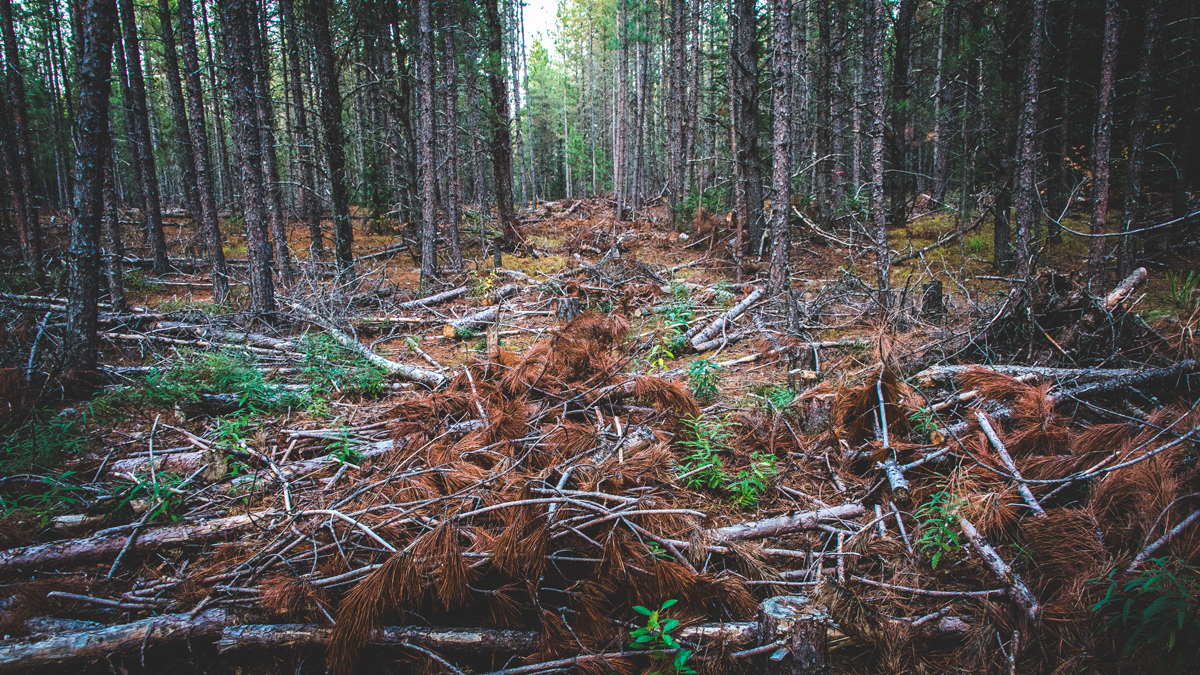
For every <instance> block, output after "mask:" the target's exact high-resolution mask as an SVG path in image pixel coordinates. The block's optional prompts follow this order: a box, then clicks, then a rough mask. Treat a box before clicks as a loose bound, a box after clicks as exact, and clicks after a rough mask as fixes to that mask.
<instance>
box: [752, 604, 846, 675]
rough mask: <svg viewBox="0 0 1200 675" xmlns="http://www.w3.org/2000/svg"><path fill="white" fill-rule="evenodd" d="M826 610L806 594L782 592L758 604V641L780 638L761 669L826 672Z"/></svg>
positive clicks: (804, 674) (789, 673)
mask: <svg viewBox="0 0 1200 675" xmlns="http://www.w3.org/2000/svg"><path fill="white" fill-rule="evenodd" d="M826 617H827V614H826V612H825V610H824V608H822V607H821V606H819V605H816V604H814V603H813V602H812V600H811V599H809V597H808V596H805V595H783V596H779V597H774V598H770V599H768V600H765V601H764V602H763V603H762V604H761V605H759V606H758V642H759V644H760V645H762V646H766V645H769V644H772V643H776V642H779V643H781V644H780V647H779V649H776V650H775V651H773V652H768V653H767V654H766V655H764V657H763V661H764V663H765V666H764V667H763V668H762V672H764V673H772V674H773V675H776V674H777V675H825V674H826V673H828V672H829V649H828V644H827V632H826V628H825V621H824V620H825V618H826Z"/></svg>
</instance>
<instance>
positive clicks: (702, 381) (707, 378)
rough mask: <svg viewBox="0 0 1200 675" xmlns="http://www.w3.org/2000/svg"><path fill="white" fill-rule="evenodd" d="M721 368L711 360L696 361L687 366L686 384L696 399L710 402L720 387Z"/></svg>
mask: <svg viewBox="0 0 1200 675" xmlns="http://www.w3.org/2000/svg"><path fill="white" fill-rule="evenodd" d="M722 379H723V378H722V376H721V366H720V365H719V364H717V363H716V362H714V361H713V360H712V359H698V360H696V361H692V362H691V363H690V364H688V384H689V385H691V387H692V391H694V392H695V393H696V398H698V399H700V400H702V401H711V400H712V399H713V398H715V397H716V395H717V388H718V387H720V386H721V380H722Z"/></svg>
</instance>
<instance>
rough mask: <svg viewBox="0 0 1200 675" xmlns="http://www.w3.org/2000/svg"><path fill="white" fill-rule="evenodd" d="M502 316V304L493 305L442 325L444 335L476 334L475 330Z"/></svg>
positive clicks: (454, 336)
mask: <svg viewBox="0 0 1200 675" xmlns="http://www.w3.org/2000/svg"><path fill="white" fill-rule="evenodd" d="M499 317H500V305H492V306H491V307H488V308H487V309H484V310H481V311H478V312H475V313H474V314H468V315H467V316H464V317H463V318H461V319H455V320H453V321H449V322H447V323H446V325H445V326H443V327H442V335H443V336H444V337H446V338H447V339H456V338H461V337H464V336H467V335H472V334H474V332H475V331H477V330H478V329H480V328H482V327H483V326H486V325H488V324H491V323H495V322H496V320H497V319H498V318H499Z"/></svg>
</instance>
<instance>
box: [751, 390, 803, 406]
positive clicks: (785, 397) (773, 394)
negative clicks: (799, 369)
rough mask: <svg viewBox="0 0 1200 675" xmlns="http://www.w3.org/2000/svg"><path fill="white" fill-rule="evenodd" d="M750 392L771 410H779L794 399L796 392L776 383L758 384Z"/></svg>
mask: <svg viewBox="0 0 1200 675" xmlns="http://www.w3.org/2000/svg"><path fill="white" fill-rule="evenodd" d="M750 393H752V394H754V395H755V396H757V397H759V398H760V399H762V401H763V403H765V404H766V407H767V408H769V409H770V410H771V411H772V412H778V411H781V410H783V409H784V408H787V407H788V406H789V405H791V404H792V401H795V400H796V392H794V391H792V390H791V389H788V388H787V387H784V386H781V385H778V384H768V385H760V386H757V387H754V388H752V389H751V391H750Z"/></svg>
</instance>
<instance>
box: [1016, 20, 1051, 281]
mask: <svg viewBox="0 0 1200 675" xmlns="http://www.w3.org/2000/svg"><path fill="white" fill-rule="evenodd" d="M1029 15H1030V30H1029V44H1028V45H1027V46H1026V49H1025V54H1026V64H1025V90H1024V92H1023V94H1022V96H1021V99H1022V103H1023V110H1022V112H1021V118H1022V121H1021V159H1020V179H1019V181H1018V184H1017V279H1018V280H1021V281H1028V280H1029V277H1030V272H1031V271H1032V269H1031V268H1032V266H1033V250H1032V244H1033V231H1034V229H1036V223H1035V221H1036V220H1037V211H1036V210H1035V207H1036V206H1038V205H1039V204H1040V200H1041V197H1040V196H1039V195H1038V182H1037V168H1038V164H1040V163H1041V158H1040V157H1039V154H1040V153H1039V152H1038V145H1037V135H1038V95H1039V93H1040V92H1041V89H1040V86H1041V71H1042V44H1043V43H1042V34H1043V33H1044V32H1045V30H1046V0H1030V7H1029Z"/></svg>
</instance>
